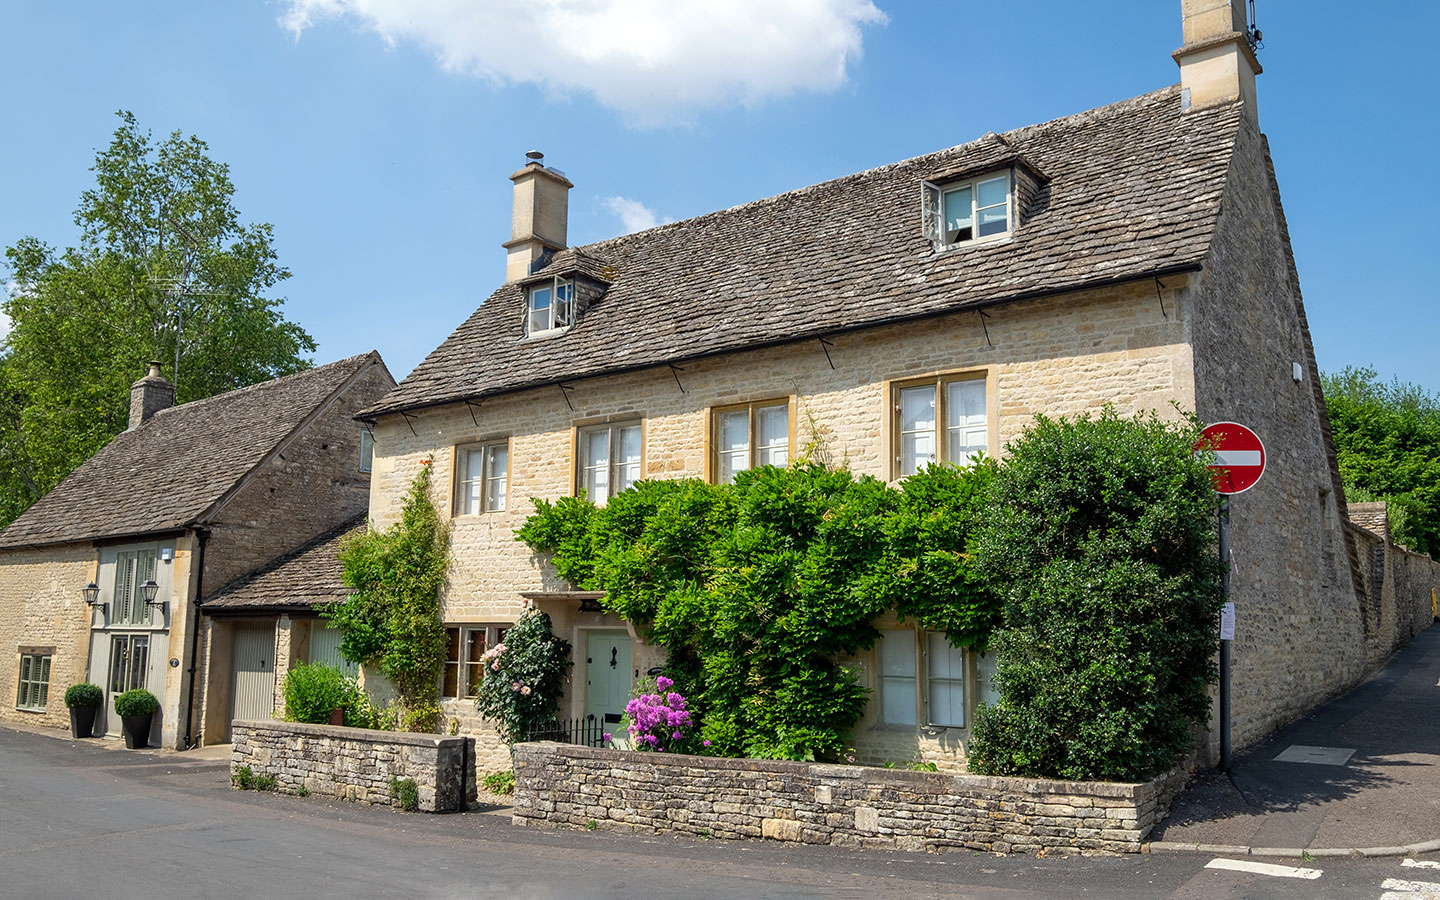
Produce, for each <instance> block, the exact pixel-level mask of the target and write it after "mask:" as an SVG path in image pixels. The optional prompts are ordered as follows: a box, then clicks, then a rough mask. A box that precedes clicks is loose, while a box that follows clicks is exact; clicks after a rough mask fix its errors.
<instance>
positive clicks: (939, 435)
mask: <svg viewBox="0 0 1440 900" xmlns="http://www.w3.org/2000/svg"><path fill="white" fill-rule="evenodd" d="M974 381H978V382H980V383H981V385H982V386H983V388H984V390H985V450H984V452H985V454H986V455H989V454H990V453H991V450H992V448H993V446H994V442H995V417H994V415H993V412H994V408H995V406H994V403H993V402H992V401H993V396H994V390H993V385H992V383H991V381H992V379H991V378H990V373H989V372H988V371H986V370H966V371H960V372H942V373H937V374H934V375H925V376H922V377H919V378H906V379H903V380H897V381H892V382H890V384H889V386H888V388H889V401H890V465H891V479H892V480H898V479H901V478H905V477H908V476H906V475H905V474H904V472H905V460H904V436H905V432H904V430H903V428H904V422H903V420H902V416H903V410H902V409H901V403H900V394H901V392H902V391H905V390H909V389H911V388H917V387H933V388H934V390H935V428H934V432H933V437H934V439H935V459H934V462H936V463H950V464H952V465H965V464H966V463H968V462H969V460H963V461H958V462H957V461H955V460H951V459H949V458H948V456H947V453H946V450H947V447H948V444H949V441H948V440H947V438H948V437H949V434H948V432H949V427H948V426H947V425H946V423H947V422H948V416H947V413H948V409H947V408H946V404H947V403H948V402H949V400H948V398H947V397H946V390H945V389H946V387H947V386H948V385H951V384H956V383H959V382H974ZM919 468H920V467H918V466H917V467H916V471H919Z"/></svg>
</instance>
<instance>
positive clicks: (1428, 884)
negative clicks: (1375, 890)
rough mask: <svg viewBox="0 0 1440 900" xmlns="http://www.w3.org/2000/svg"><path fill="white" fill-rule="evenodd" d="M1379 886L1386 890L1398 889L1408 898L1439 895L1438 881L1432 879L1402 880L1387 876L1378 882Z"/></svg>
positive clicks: (1427, 897)
mask: <svg viewBox="0 0 1440 900" xmlns="http://www.w3.org/2000/svg"><path fill="white" fill-rule="evenodd" d="M1380 887H1381V888H1382V889H1384V890H1387V891H1400V892H1402V893H1404V894H1405V895H1406V896H1407V897H1408V898H1409V900H1419V898H1421V897H1424V898H1425V900H1431V898H1435V897H1440V883H1436V882H1434V881H1402V880H1400V879H1399V878H1387V879H1385V880H1384V881H1382V882H1380Z"/></svg>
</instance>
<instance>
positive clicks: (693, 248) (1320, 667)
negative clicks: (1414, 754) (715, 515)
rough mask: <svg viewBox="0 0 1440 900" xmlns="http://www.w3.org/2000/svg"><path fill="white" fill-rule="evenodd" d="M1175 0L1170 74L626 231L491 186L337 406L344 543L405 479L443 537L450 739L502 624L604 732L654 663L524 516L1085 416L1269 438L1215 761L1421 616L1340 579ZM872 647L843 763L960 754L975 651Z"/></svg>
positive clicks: (1194, 39)
mask: <svg viewBox="0 0 1440 900" xmlns="http://www.w3.org/2000/svg"><path fill="white" fill-rule="evenodd" d="M1181 7H1182V12H1183V42H1184V43H1183V46H1182V47H1181V48H1180V49H1179V50H1177V51H1175V53H1174V58H1175V60H1176V61H1177V63H1178V65H1179V68H1180V83H1179V84H1178V85H1175V86H1171V87H1166V88H1162V89H1161V90H1158V91H1154V92H1152V93H1148V94H1144V95H1142V96H1139V97H1136V98H1134V99H1130V100H1125V101H1123V102H1119V103H1115V104H1113V105H1110V106H1105V107H1101V108H1098V109H1092V110H1089V111H1086V112H1082V113H1079V114H1077V115H1073V116H1069V117H1067V118H1062V119H1057V120H1055V121H1051V122H1046V123H1043V124H1039V125H1034V126H1030V127H1027V128H1021V129H1018V130H1015V131H1010V132H1006V133H1004V134H994V133H989V134H985V135H984V136H982V137H980V138H978V139H976V140H973V141H970V142H968V143H964V144H960V145H958V146H955V147H951V148H948V149H944V150H939V151H937V152H934V153H930V154H928V155H925V156H920V157H916V158H914V159H907V160H903V161H901V162H896V163H893V164H890V165H886V166H882V167H880V168H877V169H872V170H869V171H865V172H859V173H856V174H854V175H850V176H847V177H844V178H839V179H836V180H834V181H829V182H826V183H823V184H818V185H815V186H813V187H808V188H804V189H801V190H796V191H791V192H788V193H785V194H781V195H779V196H775V197H770V198H767V199H763V200H758V201H755V202H753V203H748V204H745V205H742V206H738V207H735V208H732V209H728V210H724V211H720V212H715V213H711V214H709V215H704V216H700V217H698V218H694V219H689V220H686V221H681V222H676V223H673V224H668V225H664V226H661V227H658V228H653V229H650V230H647V231H642V232H640V233H637V234H631V235H627V236H624V237H620V238H615V239H613V240H605V241H600V242H597V243H593V244H587V245H584V246H576V247H572V246H569V245H568V243H567V240H566V210H567V196H568V192H569V190H570V188H571V187H572V184H571V182H570V181H569V180H568V179H567V178H566V177H565V176H564V175H563V174H562V173H560V172H559V171H557V170H555V169H553V168H549V167H546V166H545V165H544V164H543V162H541V161H540V160H533V159H532V161H530V162H528V163H527V164H526V165H525V166H524V167H523V168H521V169H520V170H519V171H517V172H515V173H514V174H513V175H511V176H510V179H511V181H512V182H513V183H514V208H513V211H512V225H513V236H512V239H511V240H510V241H508V242H507V243H506V244H505V245H504V247H505V249H506V252H507V258H506V277H505V283H504V284H503V285H501V286H500V287H499V288H498V289H496V290H495V292H494V293H493V294H491V295H490V297H489V298H488V299H487V300H486V301H485V302H484V303H483V304H482V305H481V306H480V307H479V308H478V309H477V310H476V311H475V313H474V314H473V315H472V316H470V318H469V319H468V320H466V321H465V322H464V323H463V324H461V325H460V326H459V327H458V328H457V329H456V330H455V332H454V333H453V334H451V335H450V337H449V338H447V339H446V341H445V342H444V343H443V344H441V345H440V347H439V348H438V349H436V350H435V351H434V352H433V353H431V354H430V356H429V357H428V358H427V359H426V360H425V361H424V362H423V363H422V364H421V365H420V366H419V367H418V368H417V369H416V370H415V371H414V372H413V373H412V374H411V375H410V376H409V377H408V378H406V379H405V380H404V381H403V382H402V383H401V384H400V385H399V386H398V387H397V388H396V389H395V390H394V391H392V392H390V393H389V394H388V395H387V396H386V397H385V398H384V399H383V400H381V401H380V402H379V403H377V404H375V405H373V406H371V407H370V408H369V409H367V410H366V411H365V412H364V414H363V418H364V419H365V420H367V421H370V422H373V423H374V427H375V442H376V455H375V471H374V477H373V481H372V484H371V505H370V510H371V516H372V518H373V519H374V520H375V522H376V524H377V525H380V526H385V525H388V524H390V523H392V522H394V521H395V520H396V518H397V516H398V513H399V510H400V504H401V500H402V497H403V495H404V493H405V490H406V487H407V485H408V484H409V483H410V481H411V480H412V478H413V477H414V476H415V474H416V472H417V471H418V470H419V468H420V465H421V463H422V460H428V459H433V464H434V467H435V483H436V485H437V487H438V496H437V501H438V502H439V504H440V506H441V508H442V509H443V510H444V511H445V512H446V513H448V515H450V516H451V517H452V535H453V547H454V564H453V570H452V572H451V576H450V583H449V587H448V589H447V592H446V594H445V597H444V606H443V608H444V617H445V620H446V622H447V623H448V624H449V626H450V628H451V629H452V632H451V633H452V642H451V657H452V658H451V660H450V669H449V670H447V671H453V672H454V673H456V674H455V676H454V677H451V676H450V675H449V674H447V677H446V680H445V682H444V687H443V692H444V695H445V697H446V702H447V704H448V706H447V710H448V711H449V712H450V714H451V715H452V716H454V717H455V718H457V719H459V720H460V723H461V726H462V727H463V728H465V729H466V730H473V731H475V732H476V733H477V734H479V735H484V734H485V733H486V732H487V731H488V729H484V728H481V727H480V723H479V722H476V721H475V720H474V712H473V705H472V704H471V703H470V701H469V699H468V697H469V694H470V693H471V691H470V688H469V685H470V684H471V676H472V674H473V672H474V671H475V664H476V662H477V661H478V659H479V654H480V653H481V652H483V650H484V649H485V647H486V646H488V645H491V644H493V642H494V641H495V640H496V639H497V638H498V636H499V635H500V633H501V631H502V630H503V629H504V628H505V627H506V625H507V624H508V623H510V622H512V621H513V620H514V619H515V617H516V616H517V615H518V614H519V613H520V612H521V611H522V609H523V608H524V607H525V605H526V604H527V603H535V604H538V605H539V606H540V607H541V608H543V609H545V610H547V611H548V612H549V613H550V614H551V616H552V617H553V620H554V624H555V627H556V629H557V631H558V632H559V633H560V634H561V635H562V636H563V637H565V638H567V639H568V640H570V641H571V643H572V644H573V646H574V662H575V667H574V669H573V676H572V681H571V685H570V690H569V692H568V696H567V698H566V700H565V702H564V704H563V708H562V710H561V713H562V714H563V715H567V716H575V717H589V716H594V717H596V718H597V719H598V720H601V721H604V722H615V721H617V720H618V718H619V714H620V711H621V709H622V707H623V704H624V700H625V697H626V694H627V692H628V689H629V687H630V686H631V683H632V682H633V680H634V679H635V678H636V677H638V676H640V675H641V674H642V673H644V672H645V671H646V669H647V668H649V667H650V666H652V665H656V664H658V663H659V662H661V661H662V659H663V651H661V650H658V649H656V648H651V647H646V646H644V645H643V644H642V643H640V641H639V640H638V638H637V635H636V634H635V633H633V632H632V631H631V630H629V629H627V628H626V626H625V624H624V623H623V622H620V621H618V620H617V619H616V618H614V617H612V616H610V615H607V614H606V613H604V612H603V611H602V609H601V605H600V604H599V603H597V602H596V598H595V597H594V596H593V595H586V594H579V593H575V592H573V591H571V590H570V589H569V586H568V585H566V584H563V583H560V582H559V581H557V579H556V578H555V576H554V574H553V572H552V571H551V570H550V569H548V568H547V565H546V563H545V561H544V560H543V559H539V558H536V557H535V556H533V555H532V554H531V553H530V552H529V551H528V550H527V548H526V547H524V546H523V545H522V544H519V543H517V542H516V541H515V540H514V531H515V529H516V527H517V526H519V525H520V524H521V523H522V522H523V521H524V519H525V517H526V516H527V515H528V514H529V513H530V512H531V511H532V505H531V503H530V502H529V498H537V497H538V498H549V499H553V498H557V497H561V496H566V495H571V494H574V493H578V492H580V491H584V492H585V493H586V494H587V496H589V497H590V498H592V499H594V500H596V501H598V502H602V503H603V502H604V501H605V499H606V498H607V497H610V496H612V495H613V494H615V493H616V492H618V491H622V490H624V489H625V488H627V487H628V486H630V485H631V484H633V483H634V482H636V481H637V480H640V479H657V478H678V477H699V478H706V479H712V480H714V481H725V480H727V479H729V478H730V477H732V476H733V474H734V473H735V472H736V471H739V470H742V469H745V468H748V467H751V466H758V465H763V464H778V465H783V464H786V463H787V462H789V461H790V460H791V459H793V458H794V457H795V455H796V453H797V449H798V448H800V447H802V446H807V445H809V446H813V447H818V448H820V449H821V450H822V451H823V452H824V453H825V454H826V455H827V458H828V459H829V460H831V461H832V462H834V463H836V464H843V465H846V466H848V467H850V468H851V469H852V470H854V471H855V472H857V473H861V474H868V475H873V476H875V477H878V478H881V479H884V480H888V481H895V480H898V479H902V478H904V477H905V476H906V475H908V474H910V473H913V472H915V471H916V470H917V469H918V468H919V467H921V466H924V465H926V464H929V463H935V462H949V463H964V462H965V461H966V460H968V459H970V458H971V456H972V455H973V454H975V453H976V452H978V451H984V452H986V453H988V454H991V455H998V454H1002V453H1003V448H1004V446H1005V444H1006V442H1007V441H1009V440H1010V439H1012V438H1014V437H1016V436H1017V435H1018V434H1020V433H1021V431H1022V430H1023V429H1025V428H1026V426H1027V425H1029V424H1030V423H1031V422H1032V421H1033V418H1034V416H1035V415H1036V414H1038V413H1045V414H1050V415H1056V414H1069V413H1076V412H1080V411H1083V410H1093V409H1097V408H1099V407H1100V406H1102V405H1103V404H1106V403H1110V404H1114V405H1115V407H1116V408H1117V409H1118V410H1120V411H1121V412H1131V411H1140V410H1151V409H1153V410H1158V411H1159V412H1160V414H1161V415H1165V416H1173V415H1175V414H1176V413H1175V411H1174V409H1173V408H1172V404H1178V406H1179V407H1180V408H1181V409H1185V410H1194V411H1196V412H1197V413H1198V414H1199V415H1200V417H1202V418H1203V419H1205V420H1207V421H1239V422H1244V423H1246V424H1248V425H1250V426H1251V427H1252V428H1254V429H1255V430H1256V431H1257V432H1259V433H1260V435H1261V436H1262V438H1263V440H1264V441H1265V442H1266V445H1267V447H1268V448H1269V468H1268V471H1267V474H1266V475H1265V477H1264V479H1263V480H1262V481H1261V482H1260V484H1259V485H1258V486H1257V487H1255V488H1254V489H1253V490H1251V491H1250V492H1248V493H1247V494H1245V495H1243V496H1241V497H1237V498H1236V499H1235V501H1234V502H1233V504H1232V507H1233V509H1232V520H1233V526H1232V540H1233V546H1234V550H1235V552H1234V576H1233V582H1232V584H1233V596H1234V599H1235V600H1236V602H1237V604H1238V607H1239V624H1238V626H1237V631H1236V640H1235V642H1234V648H1233V657H1234V658H1233V665H1234V685H1235V690H1234V696H1233V703H1234V736H1235V742H1236V744H1237V745H1243V744H1245V743H1247V742H1250V741H1253V740H1255V739H1257V738H1259V737H1261V736H1263V735H1265V734H1268V733H1269V732H1270V731H1271V730H1272V729H1273V727H1274V726H1275V724H1276V723H1277V722H1280V721H1285V720H1289V719H1292V718H1294V717H1295V716H1297V715H1298V714H1300V713H1301V712H1303V711H1304V710H1306V709H1308V708H1310V707H1311V706H1313V705H1314V704H1316V703H1317V702H1319V701H1320V700H1322V699H1323V698H1325V697H1327V696H1329V695H1331V694H1333V693H1335V692H1336V691H1339V690H1341V689H1343V688H1345V687H1347V686H1348V685H1351V684H1354V683H1355V682H1356V681H1357V680H1359V679H1360V678H1361V677H1363V676H1364V675H1365V674H1367V673H1368V672H1369V671H1371V670H1372V669H1373V668H1374V667H1375V666H1376V665H1377V663H1378V661H1380V660H1382V659H1383V658H1384V657H1385V656H1386V655H1388V653H1389V652H1390V651H1391V649H1393V648H1394V647H1395V646H1396V645H1397V643H1398V642H1400V641H1403V640H1404V639H1406V638H1407V637H1408V636H1409V634H1410V633H1411V632H1412V631H1413V630H1414V629H1415V628H1417V627H1420V626H1421V625H1422V624H1426V623H1428V621H1429V620H1428V617H1427V618H1425V619H1424V621H1423V622H1422V621H1421V619H1420V618H1419V617H1417V616H1416V615H1414V614H1413V610H1412V606H1413V605H1414V603H1415V602H1416V601H1415V598H1414V597H1412V596H1409V595H1405V596H1396V595H1394V594H1395V592H1393V591H1392V592H1391V594H1390V595H1386V596H1389V597H1390V599H1389V600H1388V601H1384V602H1381V601H1380V600H1379V599H1378V598H1379V597H1380V595H1379V594H1376V595H1375V596H1376V598H1377V601H1376V602H1375V603H1373V604H1372V603H1369V602H1368V600H1367V593H1366V589H1365V584H1364V579H1363V578H1361V577H1359V576H1358V575H1357V573H1358V570H1359V565H1360V563H1359V555H1358V550H1357V540H1356V537H1355V535H1354V533H1353V532H1352V529H1351V528H1350V527H1349V526H1348V525H1347V518H1346V517H1347V511H1346V510H1347V507H1346V503H1345V497H1344V492H1343V490H1342V488H1341V483H1340V479H1339V476H1338V473H1337V469H1336V466H1335V462H1334V455H1333V451H1332V447H1331V442H1330V438H1329V433H1328V427H1327V424H1326V414H1325V407H1324V399H1323V396H1322V394H1321V390H1320V385H1319V380H1318V370H1317V367H1316V361H1315V354H1314V350H1313V348H1312V345H1311V340H1310V335H1309V331H1308V328H1307V325H1306V319H1305V309H1304V305H1303V303H1302V300H1301V294H1300V286H1299V279H1298V276H1297V273H1296V269H1295V262H1294V257H1293V255H1292V252H1291V247H1290V241H1289V235H1288V233H1287V230H1286V225H1285V215H1284V210H1283V208H1282V206H1281V202H1280V192H1279V187H1278V183H1277V181H1276V176H1275V172H1274V168H1273V165H1272V162H1271V157H1270V153H1269V149H1268V145H1267V141H1266V138H1265V135H1264V133H1263V132H1262V131H1261V128H1260V116H1259V112H1258V109H1257V103H1256V92H1255V76H1256V75H1258V74H1259V73H1260V64H1259V62H1258V61H1257V60H1256V57H1255V52H1254V48H1253V46H1252V44H1251V41H1250V32H1249V29H1248V25H1247V22H1246V20H1245V14H1244V12H1243V8H1242V4H1241V3H1239V2H1238V0H1237V2H1233V3H1229V2H1225V0H1182V3H1181ZM1428 597H1429V591H1428V587H1427V588H1426V590H1425V606H1426V609H1427V611H1428V608H1429V599H1428ZM1387 603H1388V606H1387V605H1386V604H1387ZM881 629H882V631H883V636H882V638H881V640H880V642H879V643H878V645H877V647H876V648H875V650H874V652H873V653H871V654H867V655H865V656H863V657H862V658H860V659H857V660H855V661H854V663H855V664H856V665H857V666H858V667H859V668H860V669H861V670H862V673H863V674H862V677H863V679H864V681H865V683H866V684H867V685H868V686H869V688H870V689H871V696H872V702H871V708H870V711H869V712H868V714H867V716H866V718H865V719H864V721H863V722H862V723H861V724H860V725H859V726H858V728H857V729H856V731H855V732H854V733H853V735H852V741H853V743H854V745H855V747H856V748H857V751H858V753H859V755H861V756H862V757H864V758H866V759H868V760H870V761H877V762H878V761H882V760H916V759H924V760H929V761H934V762H936V763H938V764H941V765H944V766H947V767H956V768H958V767H962V766H963V764H964V757H965V749H964V748H965V744H966V740H967V739H968V736H969V726H970V723H971V722H972V721H973V715H974V709H975V706H976V704H977V703H979V702H982V701H984V700H985V699H986V698H987V696H988V690H989V679H988V673H989V671H990V669H991V666H992V664H993V661H992V660H987V659H983V658H979V657H977V656H976V655H974V654H971V653H968V652H965V651H961V650H956V649H954V648H952V647H950V646H949V644H948V643H947V642H946V641H945V640H944V639H943V637H942V636H939V635H934V634H926V633H923V632H916V631H915V630H914V629H913V628H911V627H909V626H905V625H900V624H899V623H897V622H895V621H894V620H893V619H892V620H890V621H887V622H883V623H881ZM467 716H468V718H467ZM1213 747H1214V741H1213V740H1212V750H1213Z"/></svg>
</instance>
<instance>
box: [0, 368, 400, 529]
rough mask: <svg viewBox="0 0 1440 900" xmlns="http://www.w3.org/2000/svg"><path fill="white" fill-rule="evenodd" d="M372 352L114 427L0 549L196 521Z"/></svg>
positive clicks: (27, 513)
mask: <svg viewBox="0 0 1440 900" xmlns="http://www.w3.org/2000/svg"><path fill="white" fill-rule="evenodd" d="M372 362H376V363H378V362H380V355H379V354H378V353H376V352H374V351H371V352H370V353H365V354H361V355H359V356H352V357H350V358H349V359H342V360H339V361H338V362H333V363H329V364H327V365H323V366H316V367H315V368H313V369H307V370H306V371H304V372H300V373H298V374H295V375H287V376H285V377H284V378H277V379H275V380H274V381H266V382H263V383H261V384H256V385H251V386H250V387H245V388H240V389H239V390H234V391H230V392H228V393H224V394H217V395H215V396H214V397H209V398H206V399H204V400H195V401H192V402H190V403H184V404H181V405H180V406H173V407H170V408H169V409H164V410H161V411H160V412H158V413H156V414H155V415H154V416H152V417H151V418H150V419H149V420H147V421H146V422H145V423H144V424H142V425H140V426H139V427H138V428H135V429H133V430H130V431H125V432H121V433H120V434H118V435H116V436H115V438H114V439H113V440H112V441H110V443H108V444H106V445H105V446H104V447H103V448H101V450H100V452H98V453H96V454H95V455H94V456H92V457H90V459H88V460H86V461H85V462H84V463H83V464H81V466H80V467H79V468H78V469H76V470H75V471H74V472H71V473H70V475H69V476H67V477H66V478H65V480H64V481H62V482H60V483H59V484H58V485H56V486H55V488H54V489H53V490H52V491H50V493H48V494H46V495H45V496H44V497H42V498H40V500H39V501H38V502H36V503H35V505H34V506H32V507H30V508H29V509H27V510H26V511H25V512H24V513H22V514H21V515H20V517H19V518H17V519H16V520H15V521H14V522H11V523H10V526H9V527H8V528H6V529H5V530H4V531H3V532H0V549H4V548H12V547H26V546H37V545H43V544H60V543H69V542H72V541H88V540H96V539H102V538H114V537H125V536H130V535H140V534H147V533H150V532H157V531H170V530H175V529H179V528H184V527H186V526H188V525H192V524H199V523H202V522H203V521H204V520H205V518H206V515H207V513H209V512H210V511H211V509H212V508H213V507H215V506H216V505H217V504H218V503H219V502H220V501H221V500H223V499H224V498H225V497H226V496H227V495H228V494H229V492H230V491H231V489H232V488H234V487H235V486H236V485H237V484H238V483H239V482H240V480H241V479H243V478H244V477H245V476H246V475H247V474H249V473H250V471H251V470H252V469H254V468H255V467H256V466H257V465H259V464H260V463H261V462H262V461H263V460H264V459H265V458H266V457H267V456H268V455H269V454H270V453H271V451H273V450H274V449H275V448H276V446H277V445H279V444H280V443H281V442H282V441H284V440H285V439H286V438H287V437H289V436H290V434H291V433H292V432H294V431H295V429H296V428H298V427H299V426H300V425H301V423H303V422H304V421H305V420H306V418H307V417H308V416H309V415H310V414H311V413H312V412H314V411H315V410H316V409H317V408H318V407H319V406H320V405H321V404H323V403H324V402H325V401H326V400H328V399H329V398H330V397H331V395H333V394H334V393H335V392H336V391H337V390H339V389H340V388H341V387H343V386H344V385H345V384H346V383H348V382H349V380H350V379H351V378H352V377H353V376H355V375H356V374H357V373H358V372H359V371H360V370H361V369H363V368H364V367H365V366H367V365H369V364H370V363H372Z"/></svg>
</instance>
